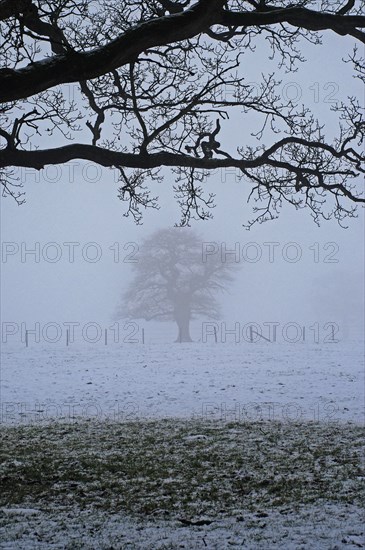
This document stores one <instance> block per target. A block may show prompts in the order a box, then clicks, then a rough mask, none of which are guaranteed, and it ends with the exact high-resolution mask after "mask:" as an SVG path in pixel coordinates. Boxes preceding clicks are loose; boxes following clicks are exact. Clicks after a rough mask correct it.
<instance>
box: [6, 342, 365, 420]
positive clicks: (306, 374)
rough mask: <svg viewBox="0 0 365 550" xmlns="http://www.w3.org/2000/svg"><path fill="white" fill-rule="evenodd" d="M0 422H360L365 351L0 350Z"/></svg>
mask: <svg viewBox="0 0 365 550" xmlns="http://www.w3.org/2000/svg"><path fill="white" fill-rule="evenodd" d="M1 378H2V382H1V400H2V408H1V415H2V418H1V420H2V423H3V424H9V423H19V422H20V423H23V424H25V423H32V422H39V421H42V420H48V419H51V418H53V419H55V418H61V417H65V418H66V419H68V420H72V419H77V418H87V417H97V418H99V419H103V420H105V419H111V420H121V421H123V420H136V419H143V418H164V417H179V418H181V417H183V418H202V417H203V418H208V417H209V418H214V419H216V420H230V421H233V420H236V421H243V420H280V421H293V420H307V421H320V422H328V421H332V422H333V421H340V422H353V423H360V424H361V423H362V422H363V420H364V345H363V343H362V342H361V341H354V342H347V343H343V342H342V343H334V344H327V345H325V344H321V345H316V344H309V343H308V344H307V343H297V344H288V343H286V344H285V343H272V344H270V343H256V344H230V343H226V344H223V343H218V344H214V343H213V344H212V343H207V344H202V343H192V344H174V343H171V344H145V345H143V344H123V345H119V346H118V345H116V344H115V345H110V346H103V345H101V344H99V345H93V344H89V345H84V346H82V347H81V346H77V345H72V346H69V347H66V346H63V347H57V346H55V345H54V346H52V345H50V344H48V345H47V346H45V345H42V344H35V343H33V344H32V345H30V347H25V346H23V347H22V348H15V347H13V348H12V347H11V346H10V345H9V346H8V345H4V346H3V354H2V373H1Z"/></svg>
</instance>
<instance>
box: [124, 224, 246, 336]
mask: <svg viewBox="0 0 365 550" xmlns="http://www.w3.org/2000/svg"><path fill="white" fill-rule="evenodd" d="M204 246H205V245H204V243H203V241H202V240H201V239H199V237H198V236H197V235H196V234H195V233H194V232H193V231H192V230H190V229H187V228H173V229H172V228H171V229H163V230H159V231H157V232H155V233H154V234H153V235H151V236H150V237H149V238H147V239H146V240H145V241H144V242H143V244H142V246H141V248H140V252H139V257H138V262H136V263H135V264H133V269H134V278H133V280H132V282H131V284H130V285H129V288H128V289H127V291H126V292H125V293H124V295H123V297H122V302H121V305H120V306H119V308H118V310H117V315H116V317H117V318H127V317H128V318H133V319H145V320H146V321H149V320H158V321H174V322H176V324H177V326H178V335H177V339H176V341H177V342H191V341H192V339H191V336H190V328H189V327H190V321H191V320H192V319H194V318H198V317H204V318H210V319H217V318H219V315H220V306H219V302H218V299H217V296H218V295H219V294H220V293H222V292H224V291H225V289H226V287H227V285H228V284H229V283H230V282H231V281H232V280H233V271H234V268H235V267H237V264H234V263H231V262H222V259H221V256H220V254H217V253H215V254H205V253H204V250H205V248H204Z"/></svg>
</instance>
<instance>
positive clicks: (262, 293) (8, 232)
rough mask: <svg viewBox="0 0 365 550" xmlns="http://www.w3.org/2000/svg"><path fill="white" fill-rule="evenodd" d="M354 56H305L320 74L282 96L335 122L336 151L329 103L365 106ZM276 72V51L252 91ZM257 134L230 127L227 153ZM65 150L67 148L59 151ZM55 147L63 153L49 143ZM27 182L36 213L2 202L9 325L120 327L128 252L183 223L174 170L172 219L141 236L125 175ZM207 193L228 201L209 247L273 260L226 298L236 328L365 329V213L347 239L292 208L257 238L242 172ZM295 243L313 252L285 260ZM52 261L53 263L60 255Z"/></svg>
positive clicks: (247, 60)
mask: <svg viewBox="0 0 365 550" xmlns="http://www.w3.org/2000/svg"><path fill="white" fill-rule="evenodd" d="M351 49H352V41H351V40H349V39H347V38H345V37H341V38H340V37H335V36H333V35H332V34H331V35H330V34H329V33H325V35H324V46H323V47H320V46H319V47H314V46H313V47H312V46H309V45H304V50H303V51H304V53H305V55H306V57H307V59H308V63H306V64H304V65H301V66H300V67H299V71H298V72H297V73H294V74H285V73H281V77H282V79H283V83H282V85H281V89H280V93H286V94H288V95H289V96H290V97H293V96H295V94H298V100H299V103H302V102H303V103H305V104H306V105H308V106H309V107H311V108H312V109H313V111H314V113H315V114H317V115H318V116H319V117H320V118H321V120H322V121H325V122H326V123H327V125H328V126H327V127H328V130H327V132H326V136H328V139H329V141H330V139H331V137H332V136H333V135H335V132H336V128H337V122H336V121H337V116H336V114H331V113H330V107H331V105H332V103H331V102H328V101H325V100H326V98H327V99H328V98H329V99H331V98H334V99H341V98H346V96H347V95H350V94H357V95H358V96H359V97H361V93H362V92H361V88H360V84H358V83H357V82H356V81H355V80H354V79H353V78H351V76H352V66H351V65H350V64H348V65H345V64H344V63H342V62H341V58H342V57H345V56H346V54H347V53H348V52H350V51H351ZM266 53H267V52H266ZM276 67H277V62H271V63H270V62H269V61H267V56H266V54H265V51H264V50H263V51H261V52H260V51H257V52H256V54H255V56H253V55H250V56H247V57H246V56H244V57H243V60H242V70H243V71H245V72H246V73H247V81H248V82H256V81H257V82H259V81H260V74H261V72H263V73H264V74H267V73H269V72H272V71H273V70H275V69H276ZM277 76H278V77H279V73H278V74H277ZM228 93H229V91H228ZM246 122H247V123H246ZM250 124H252V120H251V119H250V117H248V120H247V121H243V119H242V118H241V119H240V118H239V117H232V119H231V120H230V121H225V122H223V123H222V132H221V134H220V141H221V144H222V149H224V150H226V151H229V152H231V154H234V152H235V147H236V146H237V145H241V144H245V143H247V142H248V143H254V138H252V137H251V136H250V135H249V134H250ZM272 140H273V137H272V136H270V138H269V137H267V138H266V139H265V143H266V145H269V144H271V143H272ZM58 144H59V143H58V141H57V139H56V138H55V140H54V146H56V145H58ZM44 146H51V144H50V143H49V142H48V143H47V144H45V142H44ZM17 174H18V175H19V177H21V178H22V179H23V180H24V181H25V185H24V188H25V191H26V194H27V195H26V200H27V202H26V204H24V205H23V206H21V207H18V206H17V205H16V203H15V202H14V201H13V200H12V199H11V198H6V199H4V198H2V200H1V229H2V241H3V243H4V242H8V243H15V246H19V252H18V253H17V254H14V255H9V256H8V257H7V258H5V257H4V254H3V257H2V260H3V261H2V266H1V267H2V305H1V313H2V321H3V322H4V321H12V322H17V323H21V322H22V321H26V322H29V323H30V324H31V323H34V322H36V321H39V322H41V323H44V322H50V321H52V322H58V323H62V322H64V321H80V322H87V321H96V322H98V323H100V324H102V325H105V324H111V323H112V320H111V319H112V315H113V313H114V311H115V307H116V303H117V302H118V301H119V296H120V293H121V291H122V290H123V289H124V288H125V286H126V283H128V282H129V281H130V277H131V269H130V265H129V264H128V262H123V259H125V258H126V256H127V255H128V253H131V252H133V250H134V248H133V247H134V245H131V246H129V245H128V246H127V244H128V243H136V244H137V246H138V243H141V240H142V239H143V238H144V237H145V236H146V237H147V236H149V235H150V233H151V232H152V231H154V230H156V229H160V228H164V227H171V226H172V225H173V224H174V223H175V222H178V221H179V219H180V214H179V209H178V206H177V204H176V202H175V200H174V198H173V192H172V184H173V182H174V174H172V173H171V172H170V171H168V170H165V171H164V174H165V180H164V182H163V183H162V184H156V183H152V184H151V185H152V186H153V193H152V194H153V195H155V194H158V195H159V196H160V205H161V209H160V210H158V211H157V210H151V211H147V212H145V214H144V223H143V226H141V227H137V226H135V224H134V222H133V220H132V219H131V218H124V217H123V213H124V212H125V204H124V203H121V202H120V201H119V200H118V199H117V187H118V184H117V183H116V177H115V175H114V173H113V171H110V170H103V169H101V168H100V167H92V166H91V165H86V164H85V163H81V162H74V163H73V167H72V168H70V167H67V166H66V165H64V166H60V167H58V168H56V167H50V168H48V169H47V172H46V173H45V174H42V173H41V174H39V173H37V172H36V171H34V170H25V169H22V170H20V169H19V170H18V171H17ZM54 180H58V181H54ZM70 180H73V181H70ZM95 180H97V181H95ZM206 189H207V191H209V192H214V193H217V198H216V203H217V207H216V208H215V210H214V212H213V214H214V219H213V220H211V221H207V222H192V229H193V230H195V231H197V232H198V233H199V234H200V235H201V236H202V241H203V242H211V241H218V242H223V243H226V244H225V245H224V246H226V248H227V249H232V248H234V247H235V243H239V247H240V252H241V256H242V254H244V252H245V251H248V252H250V253H251V254H253V253H254V251H255V250H256V251H257V250H261V252H262V257H261V259H258V261H257V262H253V261H251V262H249V261H244V259H243V258H242V257H241V261H240V264H241V270H240V271H239V273H238V275H237V281H236V284H235V285H232V287H231V288H230V289H229V293H228V294H227V295H225V296H223V297H222V300H223V304H224V308H223V309H224V318H225V319H226V320H230V321H240V322H246V321H255V320H256V321H258V322H262V321H265V320H267V321H275V320H278V321H283V320H284V321H285V320H286V321H288V320H291V321H297V322H299V323H300V322H304V321H306V320H310V321H315V320H319V321H335V322H337V323H338V324H339V325H341V324H343V323H352V324H355V323H357V325H359V324H360V323H361V319H362V317H363V313H362V311H363V277H364V211H363V210H362V209H361V208H359V210H358V214H359V217H358V218H357V219H353V220H351V219H350V220H348V223H347V224H348V225H349V228H348V229H347V230H344V229H341V228H340V227H339V226H338V224H337V223H336V221H334V220H333V221H330V222H327V223H325V222H323V223H322V225H321V227H320V228H318V227H317V226H316V225H315V224H314V222H313V220H312V218H311V217H310V213H309V211H306V210H303V211H300V212H295V211H294V210H293V208H289V207H285V208H284V209H283V211H282V213H281V216H280V217H279V219H278V220H276V221H273V222H267V223H265V224H262V225H255V226H254V227H253V228H252V229H251V230H250V231H247V230H246V229H245V228H244V227H242V226H243V224H244V223H246V222H247V221H248V220H249V219H251V218H252V217H253V213H252V203H251V204H248V205H247V204H246V199H247V195H248V191H249V190H250V185H249V184H245V183H244V182H241V183H238V182H237V181H236V178H235V175H234V173H232V172H227V173H217V174H215V175H214V176H212V178H211V179H209V180H208V182H207V183H206ZM36 242H38V243H40V245H39V246H40V249H41V257H40V262H39V263H36V262H35V261H34V256H33V257H32V256H27V259H26V261H25V262H22V261H21V253H20V251H21V247H22V245H21V243H25V244H24V245H23V247H26V248H28V249H32V248H34V247H35V243H36ZM51 242H55V243H58V246H59V247H60V248H61V250H62V256H61V258H60V260H59V261H58V262H54V263H53V262H49V261H46V260H45V259H44V258H43V256H42V251H43V247H44V245H46V244H47V243H51ZM67 242H68V243H71V242H73V243H80V245H79V246H75V249H74V252H75V257H74V262H73V263H71V262H69V250H70V248H69V247H67V246H65V245H64V244H63V243H67ZM91 242H95V243H97V244H98V247H99V252H100V251H101V253H102V256H101V258H100V260H99V261H97V262H93V261H91V260H92V258H93V255H94V253H95V251H96V249H95V247H93V246H89V247H85V245H86V244H87V243H91ZM250 242H251V243H255V245H253V246H252V247H251V248H250V250H248V248H247V246H246V245H247V243H250ZM269 242H271V243H273V242H277V243H279V244H278V246H275V256H274V261H273V262H270V261H269V246H268V245H264V244H263V243H269ZM291 242H294V243H297V244H296V249H297V250H300V252H301V258H300V259H299V260H298V261H297V262H290V261H288V260H287V259H286V260H285V259H284V258H283V254H284V256H285V254H290V253H293V252H294V251H295V250H294V248H293V247H291V248H290V247H288V243H291ZM114 243H119V245H118V247H119V256H120V257H119V262H117V261H114V260H115V259H116V258H115V254H116V253H117V252H116V250H117V247H116V246H113V245H114ZM315 243H318V244H315ZM327 243H335V244H332V245H328V244H327ZM69 246H70V245H69ZM125 246H126V249H124V247H125ZM245 246H246V247H245ZM110 247H112V249H110ZM8 250H10V249H9V248H8ZM47 250H48V252H49V256H50V257H52V256H53V254H54V253H55V250H56V249H55V248H54V247H53V249H52V247H50V248H48V249H47V248H46V251H47ZM82 251H84V255H85V254H89V255H90V256H89V260H90V261H87V259H85V258H84V257H83V254H82ZM46 253H47V252H46ZM136 258H138V252H137V254H136ZM5 259H6V261H5ZM315 259H316V260H318V261H315ZM325 259H327V261H324V260H325ZM329 260H332V261H329ZM333 260H338V261H337V262H335V261H333Z"/></svg>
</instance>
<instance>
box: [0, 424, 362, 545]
mask: <svg viewBox="0 0 365 550" xmlns="http://www.w3.org/2000/svg"><path fill="white" fill-rule="evenodd" d="M1 435H2V442H3V445H2V451H1V468H0V477H1V486H2V491H1V496H0V499H1V500H0V502H1V510H0V513H1V516H0V517H1V520H0V540H2V541H4V542H3V543H1V544H0V547H1V548H105V549H106V548H109V549H111V548H166V549H167V548H179V547H181V548H206V547H208V548H217V549H218V548H220V549H221V548H230V547H231V546H240V547H245V548H272V547H276V548H333V549H335V548H343V547H344V548H355V547H361V545H362V544H363V542H362V539H361V537H362V530H361V519H362V518H361V513H360V510H361V506H362V505H364V504H365V502H364V500H365V498H364V497H365V492H364V480H365V477H364V473H363V470H362V464H361V457H362V452H363V435H364V434H363V430H362V428H361V427H359V426H354V425H347V426H344V425H341V424H328V423H327V424H324V423H313V422H312V423H304V422H303V423H279V422H256V423H249V422H239V423H237V422H235V423H224V422H217V421H198V420H181V419H180V420H174V419H167V420H153V421H152V420H151V421H139V422H127V423H117V422H97V421H84V422H76V423H72V424H70V423H61V422H55V423H49V424H47V425H31V426H15V427H14V426H9V427H5V426H3V427H2V428H1ZM189 540H190V541H191V542H188V541H189Z"/></svg>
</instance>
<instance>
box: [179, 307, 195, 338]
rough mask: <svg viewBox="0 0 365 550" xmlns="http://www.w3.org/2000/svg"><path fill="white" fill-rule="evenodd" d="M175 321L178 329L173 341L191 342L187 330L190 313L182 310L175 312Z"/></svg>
mask: <svg viewBox="0 0 365 550" xmlns="http://www.w3.org/2000/svg"><path fill="white" fill-rule="evenodd" d="M175 321H176V324H177V326H178V329H179V331H178V335H177V339H176V340H175V342H180V343H181V342H192V339H191V336H190V330H189V325H190V313H189V312H182V311H179V312H177V314H175Z"/></svg>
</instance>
